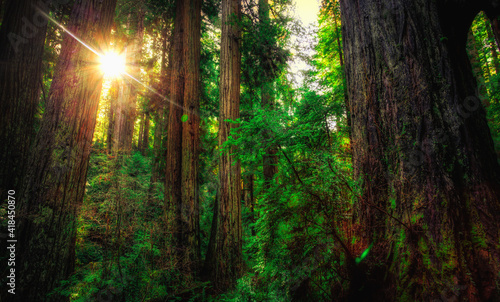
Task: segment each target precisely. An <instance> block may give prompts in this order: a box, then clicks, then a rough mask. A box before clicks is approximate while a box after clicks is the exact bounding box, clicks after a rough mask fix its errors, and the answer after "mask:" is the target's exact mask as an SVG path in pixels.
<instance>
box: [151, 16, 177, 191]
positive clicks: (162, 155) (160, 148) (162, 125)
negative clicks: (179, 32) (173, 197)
mask: <svg viewBox="0 0 500 302" xmlns="http://www.w3.org/2000/svg"><path fill="white" fill-rule="evenodd" d="M165 23H166V24H165V27H164V28H163V31H162V57H161V67H160V89H159V91H160V93H161V94H162V95H164V96H165V98H156V102H155V108H157V109H156V113H155V114H154V117H153V118H154V121H155V135H154V146H153V149H154V157H155V159H154V164H153V172H152V177H151V180H152V181H153V182H156V181H165V159H166V152H165V149H166V142H165V140H164V139H163V136H164V134H165V132H166V129H167V125H166V124H167V121H166V118H165V116H167V117H168V114H165V112H167V113H168V109H167V108H168V106H169V105H168V103H167V102H166V101H165V100H166V99H170V85H171V82H172V79H171V76H170V75H171V70H172V68H171V67H172V64H171V63H172V44H173V43H172V42H173V40H172V38H173V33H172V28H171V24H170V21H167V20H165ZM167 65H168V67H167Z"/></svg>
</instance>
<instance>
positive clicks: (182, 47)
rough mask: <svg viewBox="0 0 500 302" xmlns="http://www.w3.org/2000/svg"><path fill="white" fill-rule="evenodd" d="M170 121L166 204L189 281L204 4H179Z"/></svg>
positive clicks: (193, 263)
mask: <svg viewBox="0 0 500 302" xmlns="http://www.w3.org/2000/svg"><path fill="white" fill-rule="evenodd" d="M176 9H177V11H176V17H175V23H174V37H173V39H174V41H173V54H172V64H173V65H172V82H171V92H170V96H171V97H170V112H169V119H168V143H167V157H166V164H167V168H166V169H167V175H166V186H165V187H166V194H165V200H166V202H165V204H166V212H167V222H168V233H169V234H171V236H172V240H171V244H172V248H173V249H174V251H173V254H174V255H175V257H176V258H177V260H178V261H179V262H178V263H179V267H178V268H179V269H180V270H181V271H183V272H184V274H185V275H186V276H187V277H188V278H189V277H190V276H192V274H193V273H194V272H196V271H197V270H198V266H199V260H200V242H199V235H198V234H199V232H200V229H199V200H198V153H199V151H198V150H199V125H200V120H199V114H198V110H199V97H200V56H201V40H200V39H201V0H190V1H181V0H178V1H177V2H176Z"/></svg>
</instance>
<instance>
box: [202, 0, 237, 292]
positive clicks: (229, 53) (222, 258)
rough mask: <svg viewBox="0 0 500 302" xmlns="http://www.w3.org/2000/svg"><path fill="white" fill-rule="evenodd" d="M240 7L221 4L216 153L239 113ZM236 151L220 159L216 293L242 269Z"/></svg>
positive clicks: (212, 264) (233, 1)
mask: <svg viewBox="0 0 500 302" xmlns="http://www.w3.org/2000/svg"><path fill="white" fill-rule="evenodd" d="M240 14H241V3H240V1H239V0H223V1H222V33H221V39H222V41H221V58H220V105H219V107H220V109H219V110H220V116H219V150H220V149H222V146H223V144H224V143H225V142H226V141H227V140H228V138H229V136H230V131H231V129H234V128H236V127H237V124H235V123H230V122H228V120H232V121H235V120H237V119H238V118H239V116H240V112H239V107H240V66H241V54H240V50H239V49H240V45H239V43H240V37H241V32H240V28H239V21H240ZM235 151H236V150H235V148H234V147H233V148H231V149H230V150H228V151H226V152H222V153H221V154H220V157H219V189H218V194H217V195H218V200H217V202H216V205H215V207H214V212H215V213H214V219H215V223H214V225H215V226H214V227H213V228H212V230H213V231H215V234H212V235H211V236H213V240H212V242H213V244H212V245H211V251H210V258H208V257H207V268H208V269H209V272H210V274H211V280H212V281H213V283H214V287H215V288H216V289H217V290H226V289H227V288H228V287H232V286H234V284H235V282H236V279H237V278H238V277H239V276H240V274H241V269H242V260H241V257H242V252H241V249H242V237H241V236H242V226H241V168H240V162H239V161H238V160H237V159H236V158H235V156H234V155H233V154H234V153H235Z"/></svg>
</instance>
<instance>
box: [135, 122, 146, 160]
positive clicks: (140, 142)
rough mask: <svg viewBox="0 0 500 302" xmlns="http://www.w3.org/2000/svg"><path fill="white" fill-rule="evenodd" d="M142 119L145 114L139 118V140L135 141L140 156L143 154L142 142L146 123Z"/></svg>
mask: <svg viewBox="0 0 500 302" xmlns="http://www.w3.org/2000/svg"><path fill="white" fill-rule="evenodd" d="M144 117H145V114H144V113H143V114H142V118H141V125H140V127H139V138H138V139H137V149H138V150H139V152H141V154H144V148H143V141H142V140H143V135H144V122H145V121H146V119H145V118H144Z"/></svg>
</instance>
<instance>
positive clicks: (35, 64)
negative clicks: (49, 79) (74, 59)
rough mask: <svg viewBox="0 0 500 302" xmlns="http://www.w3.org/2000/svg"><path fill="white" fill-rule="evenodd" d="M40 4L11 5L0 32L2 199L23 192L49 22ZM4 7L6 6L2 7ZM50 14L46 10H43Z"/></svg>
mask: <svg viewBox="0 0 500 302" xmlns="http://www.w3.org/2000/svg"><path fill="white" fill-rule="evenodd" d="M37 3H39V1H36V0H20V1H7V3H6V7H5V14H4V17H3V21H2V28H1V29H0V62H1V63H0V142H2V143H1V144H0V162H1V163H2V164H1V165H0V196H1V198H2V199H3V198H6V193H7V190H15V191H19V190H20V189H21V188H20V187H19V185H20V182H21V179H20V178H21V176H22V171H23V167H24V164H25V162H26V160H27V156H28V151H29V147H30V144H31V143H32V141H33V138H34V134H35V129H34V120H35V113H36V111H37V109H38V108H37V106H38V98H39V95H40V87H41V85H42V54H43V46H44V41H45V35H46V31H47V20H46V19H45V17H43V15H42V14H41V13H40V12H39V11H37V9H36V6H35V5H37ZM2 6H3V3H2ZM40 8H41V9H42V10H43V11H44V12H46V13H47V12H48V10H47V8H46V7H40Z"/></svg>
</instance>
